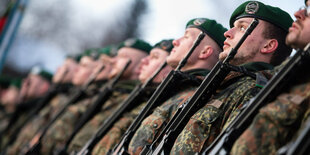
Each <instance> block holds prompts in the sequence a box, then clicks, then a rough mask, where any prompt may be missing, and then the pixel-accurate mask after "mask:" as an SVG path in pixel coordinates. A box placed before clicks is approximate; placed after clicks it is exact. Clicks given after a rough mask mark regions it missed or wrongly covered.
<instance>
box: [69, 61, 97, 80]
mask: <svg viewBox="0 0 310 155" xmlns="http://www.w3.org/2000/svg"><path fill="white" fill-rule="evenodd" d="M96 65H97V64H96V62H95V61H94V60H93V59H92V58H90V57H88V56H84V57H82V58H81V61H80V64H79V67H78V71H77V72H76V73H75V75H74V77H73V80H72V83H73V84H74V85H77V86H80V85H83V84H84V83H85V82H86V81H88V78H89V77H90V75H91V73H92V70H93V69H94V68H95V67H96Z"/></svg>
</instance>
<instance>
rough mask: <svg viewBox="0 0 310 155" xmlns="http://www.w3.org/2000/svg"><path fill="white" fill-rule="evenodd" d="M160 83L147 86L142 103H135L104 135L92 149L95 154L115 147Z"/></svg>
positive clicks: (105, 152) (104, 152)
mask: <svg viewBox="0 0 310 155" xmlns="http://www.w3.org/2000/svg"><path fill="white" fill-rule="evenodd" d="M158 85H159V84H152V85H150V86H148V87H147V88H145V90H144V95H143V97H142V98H141V99H140V100H139V102H140V103H135V104H136V105H137V106H136V107H135V108H133V109H132V110H130V111H128V112H126V113H125V114H124V115H123V116H122V117H121V118H120V119H119V120H118V121H117V122H116V123H114V125H113V126H112V128H111V129H110V130H109V131H108V132H107V133H106V135H104V137H103V138H102V139H101V140H100V142H99V143H98V144H97V145H96V146H95V148H94V150H93V151H92V153H93V154H107V153H108V151H109V150H110V149H113V148H114V146H115V145H116V144H118V143H119V141H120V140H121V138H122V135H123V134H124V133H125V132H126V130H127V129H128V128H129V126H130V125H131V123H132V122H133V121H134V119H135V118H136V117H137V116H138V115H139V113H140V111H141V110H142V109H143V108H144V107H145V105H146V103H147V101H148V99H149V98H150V97H151V95H152V94H153V92H154V91H155V90H156V88H157V86H158Z"/></svg>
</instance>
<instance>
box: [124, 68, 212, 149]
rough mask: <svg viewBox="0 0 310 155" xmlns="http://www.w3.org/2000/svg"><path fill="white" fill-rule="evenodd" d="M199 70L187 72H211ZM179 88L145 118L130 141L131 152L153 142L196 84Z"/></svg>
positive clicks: (191, 73)
mask: <svg viewBox="0 0 310 155" xmlns="http://www.w3.org/2000/svg"><path fill="white" fill-rule="evenodd" d="M197 71H198V69H197V70H191V71H187V72H186V73H187V74H190V75H194V76H205V75H206V74H207V73H208V72H209V71H207V70H200V69H199V72H197ZM182 83H183V82H182ZM178 89H179V92H178V93H177V94H176V95H174V96H173V97H171V98H169V99H168V100H167V101H165V102H164V103H163V104H162V105H160V106H159V107H157V108H155V110H154V112H153V113H152V114H151V115H150V116H148V117H147V118H145V119H144V120H143V122H142V124H141V125H140V127H139V128H138V129H137V131H136V132H135V134H134V136H133V137H132V139H131V141H130V144H129V150H128V151H129V153H130V154H139V153H140V152H141V151H142V149H143V147H144V146H145V145H148V144H151V143H152V142H153V141H154V140H155V139H156V136H158V134H159V133H160V131H161V130H162V129H163V128H164V127H165V124H166V123H167V122H168V121H169V120H170V119H171V118H172V116H173V114H174V112H175V111H176V109H177V107H178V105H180V104H182V103H184V102H185V101H186V100H187V99H188V98H190V97H191V96H192V94H193V93H194V92H195V89H196V86H192V85H182V88H178Z"/></svg>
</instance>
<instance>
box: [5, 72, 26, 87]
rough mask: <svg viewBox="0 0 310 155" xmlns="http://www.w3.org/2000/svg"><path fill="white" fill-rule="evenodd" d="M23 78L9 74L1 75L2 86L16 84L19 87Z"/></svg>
mask: <svg viewBox="0 0 310 155" xmlns="http://www.w3.org/2000/svg"><path fill="white" fill-rule="evenodd" d="M21 83H22V79H21V78H15V77H11V76H7V75H1V76H0V86H1V87H3V88H8V87H9V86H15V87H17V88H20V87H21Z"/></svg>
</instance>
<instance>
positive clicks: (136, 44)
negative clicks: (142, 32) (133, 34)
mask: <svg viewBox="0 0 310 155" xmlns="http://www.w3.org/2000/svg"><path fill="white" fill-rule="evenodd" d="M123 47H131V48H135V49H138V50H141V51H143V52H145V53H147V54H149V53H150V51H151V50H152V46H151V45H150V44H149V43H147V42H145V41H143V40H141V39H136V38H130V39H127V40H125V41H124V42H122V43H120V45H119V46H118V49H120V48H123Z"/></svg>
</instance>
